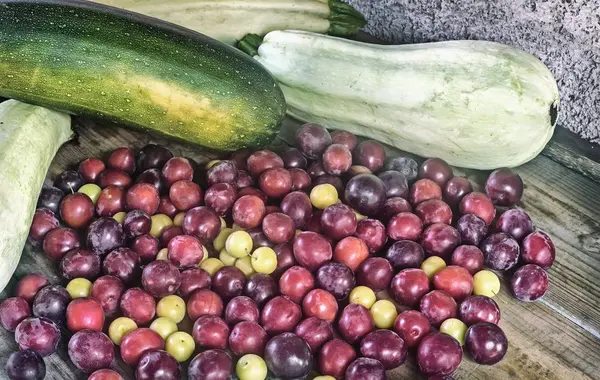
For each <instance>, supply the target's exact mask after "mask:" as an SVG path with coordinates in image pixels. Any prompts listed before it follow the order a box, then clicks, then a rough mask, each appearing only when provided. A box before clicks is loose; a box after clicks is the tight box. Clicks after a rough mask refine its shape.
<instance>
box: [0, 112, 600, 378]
mask: <svg viewBox="0 0 600 380" xmlns="http://www.w3.org/2000/svg"><path fill="white" fill-rule="evenodd" d="M83 124H84V126H83V127H79V128H78V129H77V131H78V134H79V138H78V140H77V141H74V142H70V143H68V144H66V145H65V146H64V147H63V148H61V150H60V152H59V154H58V155H57V157H56V158H55V160H54V162H53V164H52V167H51V169H50V171H49V173H48V179H52V178H54V177H55V176H56V175H57V174H58V173H60V172H61V171H62V170H64V169H65V168H68V167H73V166H74V165H76V164H77V163H78V162H79V161H81V160H82V159H84V158H87V157H90V156H95V157H102V156H104V155H105V154H106V153H107V152H108V151H110V150H112V149H114V148H116V147H119V146H130V147H133V148H135V149H138V148H140V147H141V146H143V145H145V144H147V143H149V142H158V143H167V141H165V140H163V139H161V138H158V137H156V136H152V135H149V134H146V133H141V132H135V131H130V130H127V129H122V128H118V127H115V126H107V127H104V128H97V126H96V123H94V122H90V121H84V122H83ZM297 125H298V124H297V123H296V122H293V121H289V120H288V121H287V122H286V126H285V127H284V129H283V131H282V133H281V137H282V140H284V141H291V140H292V136H293V131H294V128H296V126H297ZM168 146H169V148H170V149H172V150H173V152H174V153H175V154H177V155H183V156H187V157H191V158H193V159H194V160H196V161H197V162H199V163H202V162H206V161H208V160H209V159H211V158H213V157H215V155H214V154H210V153H204V152H202V151H200V150H198V149H197V148H194V147H191V146H188V145H185V144H180V143H174V142H168ZM391 152H394V154H399V152H397V151H393V150H391V149H390V153H391ZM518 171H519V173H520V174H521V176H522V177H523V179H524V181H525V183H526V186H527V189H526V192H525V197H524V199H523V204H522V206H523V207H524V208H525V209H526V210H527V212H528V213H530V215H531V216H532V218H533V219H534V221H535V222H536V225H537V226H538V227H539V228H541V229H544V230H545V231H547V232H548V233H549V234H550V235H551V236H552V237H553V238H554V241H555V243H556V245H557V250H558V252H557V262H556V264H555V265H554V266H553V267H552V268H551V270H550V280H551V288H550V291H549V294H548V295H547V296H546V297H545V298H544V299H543V302H536V303H530V304H527V303H521V302H518V301H517V300H515V299H514V298H513V297H511V296H510V295H509V291H508V289H507V287H506V283H503V287H502V291H501V293H500V295H499V296H498V298H497V302H498V304H499V305H500V308H501V310H502V321H501V323H500V325H501V327H502V328H503V329H504V331H505V332H506V334H507V336H508V338H509V343H510V347H509V351H508V354H507V356H506V358H505V359H504V360H503V361H502V362H501V363H499V364H498V365H496V366H480V365H477V364H475V363H473V362H472V361H470V360H468V359H465V360H464V361H463V364H462V365H461V368H460V369H459V370H458V371H457V378H458V379H461V380H462V379H482V380H483V379H485V380H488V379H500V380H503V379H509V378H517V379H539V378H545V379H568V378H572V379H595V378H596V379H597V378H599V375H598V371H597V363H598V362H599V361H600V339H599V338H598V336H597V331H598V330H599V323H600V312H599V309H598V306H597V305H595V304H594V300H597V299H598V296H599V295H600V290H599V288H598V284H597V283H595V281H593V280H592V279H593V278H597V272H598V270H599V269H600V262H599V258H598V257H599V256H600V255H598V252H599V248H598V247H599V245H598V244H597V243H598V241H597V240H595V239H597V238H598V231H600V228H599V226H598V223H597V222H596V220H599V219H598V216H599V215H600V199H598V196H597V194H599V192H598V191H599V190H600V185H598V184H597V183H594V182H593V181H591V180H589V179H587V178H584V177H583V176H581V175H579V174H577V173H575V172H574V171H572V170H570V169H568V168H566V167H564V166H561V165H558V164H557V163H555V162H554V161H552V160H550V159H549V158H547V157H543V156H540V157H538V158H536V159H535V160H533V161H532V162H531V163H529V164H527V165H524V166H523V167H521V168H519V169H518ZM457 172H458V173H459V174H463V173H464V174H466V175H468V177H469V178H470V179H471V180H472V181H473V182H478V183H481V181H483V180H484V179H485V175H486V173H483V172H477V171H468V172H462V171H458V170H457ZM34 271H42V272H45V273H47V274H48V273H50V274H52V281H53V282H56V283H59V282H60V279H59V278H58V276H57V275H56V270H55V263H52V262H50V261H49V260H47V259H46V258H45V256H44V255H43V254H41V253H40V252H39V250H37V249H31V247H28V249H26V250H25V252H24V254H23V258H22V260H21V263H20V265H19V267H18V269H17V272H16V273H15V277H14V279H13V281H11V284H10V285H9V288H8V289H7V291H5V292H3V293H2V294H0V298H5V297H7V296H8V295H9V294H11V293H12V288H13V286H14V283H15V281H16V278H19V277H21V276H23V275H24V274H26V273H31V272H34ZM0 337H1V338H2V339H1V340H0V357H4V358H6V357H7V356H8V355H9V353H10V352H12V351H14V350H15V349H16V345H15V343H14V341H13V336H12V334H11V333H9V332H7V331H4V330H2V329H0ZM66 342H67V340H66V339H63V341H62V342H61V346H60V349H59V352H58V353H57V354H54V355H52V356H51V357H49V358H46V364H47V368H48V375H47V377H46V378H47V379H81V378H82V375H81V373H79V372H78V371H76V370H75V368H74V366H73V364H72V363H70V361H69V359H68V355H67V353H66ZM119 371H120V372H121V373H123V374H124V375H126V378H131V379H132V378H133V377H132V372H131V370H129V369H127V368H126V366H124V365H123V364H122V363H120V362H119ZM415 374H416V365H415V363H414V360H413V359H412V358H411V359H410V360H409V362H408V363H407V365H405V366H403V367H401V368H399V369H397V370H394V371H392V372H390V379H393V380H399V379H414V378H415V376H416V375H415ZM0 378H1V375H0Z"/></svg>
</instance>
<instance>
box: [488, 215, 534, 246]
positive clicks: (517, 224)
mask: <svg viewBox="0 0 600 380" xmlns="http://www.w3.org/2000/svg"><path fill="white" fill-rule="evenodd" d="M496 231H498V232H504V233H506V234H508V235H510V236H512V237H513V238H515V239H516V240H517V241H521V240H523V238H524V237H525V236H527V235H529V234H530V233H532V232H533V222H532V221H531V218H530V217H529V215H527V213H526V212H525V211H523V210H521V209H518V208H513V209H510V210H506V211H504V212H503V213H502V215H500V217H499V218H498V220H497V221H496Z"/></svg>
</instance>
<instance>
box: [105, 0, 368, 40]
mask: <svg viewBox="0 0 600 380" xmlns="http://www.w3.org/2000/svg"><path fill="white" fill-rule="evenodd" d="M94 1H95V2H97V3H101V4H106V5H111V6H114V7H119V8H124V9H127V10H130V11H133V12H138V13H142V14H145V15H147V16H152V17H156V18H160V19H162V20H166V21H169V22H172V23H174V24H178V25H181V26H185V27H186V28H189V29H192V30H195V31H197V32H200V33H202V34H206V35H207V36H210V37H213V38H215V39H217V40H219V41H221V42H224V43H227V44H230V45H233V44H235V43H236V42H237V41H238V40H239V39H241V38H242V37H244V36H245V35H246V34H249V33H255V34H260V35H265V34H267V33H268V32H270V31H272V30H279V29H298V30H306V31H311V32H316V33H329V34H332V35H335V36H349V35H352V34H354V33H356V31H357V30H358V29H360V28H362V27H363V26H365V24H366V21H365V19H364V17H363V16H362V15H361V14H360V13H359V12H358V11H356V10H355V9H354V8H352V7H351V6H350V5H347V4H344V3H342V2H341V1H338V0H329V1H327V0H169V1H165V0H94Z"/></svg>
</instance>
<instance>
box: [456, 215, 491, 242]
mask: <svg viewBox="0 0 600 380" xmlns="http://www.w3.org/2000/svg"><path fill="white" fill-rule="evenodd" d="M456 229H457V230H458V233H459V234H460V238H461V240H462V244H470V245H479V243H481V241H482V240H483V239H484V238H485V237H486V236H487V233H488V226H487V224H486V223H485V221H484V220H483V219H481V218H480V217H478V216H477V215H475V214H466V215H463V216H461V217H460V219H458V222H457V223H456Z"/></svg>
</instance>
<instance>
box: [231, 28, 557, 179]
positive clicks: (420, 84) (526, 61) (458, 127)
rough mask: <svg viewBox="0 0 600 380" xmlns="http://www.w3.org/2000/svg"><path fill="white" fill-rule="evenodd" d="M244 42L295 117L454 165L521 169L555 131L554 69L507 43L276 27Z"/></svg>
mask: <svg viewBox="0 0 600 380" xmlns="http://www.w3.org/2000/svg"><path fill="white" fill-rule="evenodd" d="M238 46H239V47H240V48H241V49H242V50H244V51H245V52H246V53H248V54H250V55H253V56H254V58H255V59H256V60H257V61H258V62H260V63H261V64H263V65H264V66H265V67H266V68H267V69H268V70H269V71H270V72H271V74H273V76H274V77H275V78H276V79H277V81H278V82H279V84H280V86H281V88H282V90H283V92H284V95H285V98H286V102H287V104H288V109H287V110H288V113H289V114H291V115H292V116H294V117H296V118H298V119H300V120H303V121H309V122H316V123H321V124H323V125H325V126H327V127H328V128H332V129H344V130H348V131H350V132H353V133H356V134H359V135H363V136H368V137H371V138H375V139H377V140H380V141H383V142H385V143H388V144H390V145H393V146H395V147H397V148H399V149H402V150H405V151H408V152H411V153H415V154H418V155H420V156H425V157H440V158H442V159H444V160H446V161H448V162H449V163H450V164H452V165H456V166H461V167H467V168H476V169H494V168H497V167H501V166H509V167H512V166H517V165H520V164H523V163H525V162H527V161H529V160H531V159H532V158H533V157H535V156H536V155H537V154H538V153H540V151H541V150H542V149H543V148H544V146H545V145H546V143H547V142H548V140H549V139H550V137H551V136H552V133H553V131H554V125H555V122H556V117H557V112H558V105H559V94H558V88H557V85H556V81H555V79H554V77H553V76H552V73H551V72H550V70H548V68H547V67H546V66H545V65H544V64H543V63H542V62H540V61H539V60H538V59H537V58H536V57H534V56H533V55H531V54H528V53H526V52H524V51H521V50H518V49H515V48H512V47H510V46H507V45H502V44H498V43H492V42H485V41H448V42H436V43H425V44H415V45H399V46H384V45H373V44H367V43H361V42H356V41H349V40H344V39H340V38H335V37H330V36H323V35H319V34H314V33H307V32H299V31H275V32H271V33H269V34H267V35H266V36H265V37H264V40H262V39H261V38H260V37H258V36H251V35H250V36H247V37H245V38H244V39H243V40H242V41H241V42H240V44H239V45H238Z"/></svg>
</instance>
